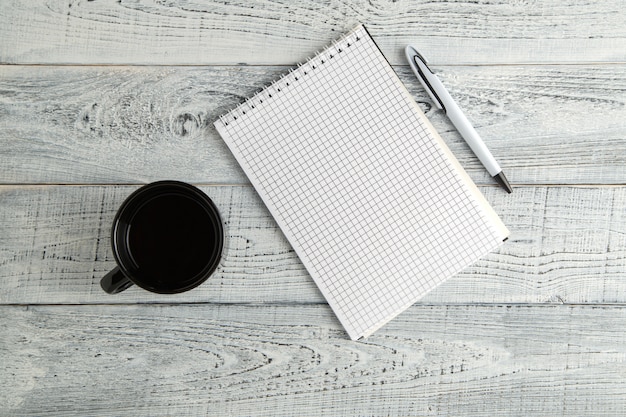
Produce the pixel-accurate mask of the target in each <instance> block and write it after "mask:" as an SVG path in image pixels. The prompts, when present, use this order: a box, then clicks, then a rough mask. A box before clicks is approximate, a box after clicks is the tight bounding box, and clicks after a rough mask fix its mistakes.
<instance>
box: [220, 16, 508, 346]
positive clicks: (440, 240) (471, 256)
mask: <svg viewBox="0 0 626 417" xmlns="http://www.w3.org/2000/svg"><path fill="white" fill-rule="evenodd" d="M348 44H349V46H348ZM296 78H297V79H296ZM278 89H280V91H278ZM268 91H269V92H268ZM270 94H271V97H269V95H270ZM253 106H254V107H253ZM244 111H245V114H243V112H244ZM235 117H236V119H235ZM215 125H216V127H217V129H218V131H219V132H220V134H221V135H222V137H223V139H224V140H225V142H226V143H227V145H228V146H229V147H230V149H231V150H232V151H233V153H234V155H235V157H236V158H237V160H238V162H239V163H240V164H241V166H242V168H243V169H244V171H245V172H246V174H247V175H248V177H249V178H250V180H251V182H252V184H253V185H254V187H255V188H256V190H257V191H258V192H259V194H260V195H261V197H262V199H263V200H264V202H265V204H266V205H267V206H268V208H269V210H270V212H271V213H272V215H273V216H274V217H275V219H276V221H277V223H278V224H279V226H280V227H281V229H282V230H283V232H284V233H285V235H286V236H287V238H288V240H289V241H290V243H291V244H292V246H293V247H294V249H295V250H296V252H297V253H298V255H299V257H300V259H301V260H302V262H303V263H304V265H305V267H306V268H307V270H308V271H309V273H310V274H311V276H312V277H313V279H314V280H315V282H316V283H317V285H318V286H319V287H320V289H321V291H322V293H323V294H324V296H325V297H326V299H327V300H328V302H329V304H330V305H331V307H332V308H333V310H334V311H335V313H336V314H337V316H338V318H339V320H340V321H341V322H342V324H343V325H344V327H345V328H346V330H347V331H348V334H349V335H350V337H351V338H353V339H358V338H360V337H363V336H367V335H369V334H371V333H372V332H373V331H375V330H376V329H377V328H379V327H380V326H382V325H383V324H384V323H386V322H387V321H388V320H390V319H391V318H393V317H395V316H396V315H397V314H399V313H400V312H401V311H402V310H404V309H405V308H407V307H408V306H410V305H411V304H413V303H414V302H415V301H417V300H418V299H419V298H421V297H422V296H423V295H425V294H426V293H427V292H428V291H430V290H432V289H433V288H435V287H436V286H437V285H439V284H440V283H441V282H443V281H444V280H446V279H447V278H449V277H451V276H452V275H454V274H456V273H458V272H459V271H460V270H461V269H463V268H465V267H466V266H468V265H470V264H471V263H473V262H475V261H476V260H477V259H479V258H480V257H482V256H484V255H485V254H486V253H488V252H490V251H492V250H494V249H495V248H497V247H498V246H499V245H500V244H501V243H502V239H503V236H502V233H500V232H499V231H498V229H497V228H496V227H495V226H494V219H493V218H492V217H493V216H490V215H489V214H488V213H485V211H484V210H483V208H482V206H481V204H480V203H479V202H478V201H477V199H476V198H475V195H474V194H473V192H472V191H471V189H470V188H469V187H468V186H467V181H466V180H465V179H464V178H463V177H462V176H461V175H460V173H459V172H458V170H457V169H456V168H455V166H454V164H453V162H452V161H451V160H450V158H449V157H448V156H447V154H446V152H445V151H444V149H443V148H442V146H441V141H440V139H438V137H437V136H436V133H434V132H433V131H432V130H431V129H430V128H429V127H427V126H430V125H429V124H428V123H427V122H426V121H425V117H424V115H423V114H422V113H421V111H419V110H418V109H417V107H416V105H415V103H414V102H413V99H412V98H411V97H410V95H409V94H408V93H407V92H406V89H405V88H404V86H403V85H402V83H401V82H400V80H399V79H398V78H397V76H396V75H395V73H394V72H393V70H392V68H391V67H390V66H389V64H388V63H387V61H386V60H385V58H384V56H383V55H382V54H381V52H380V50H379V49H378V47H377V46H376V44H375V43H374V42H373V40H372V39H371V37H370V36H369V34H368V33H367V31H366V30H365V29H364V28H363V27H359V28H357V29H355V30H354V31H353V32H351V33H350V34H348V35H347V36H346V37H345V38H344V39H342V40H341V41H339V42H338V43H337V44H335V45H333V46H332V47H330V48H329V49H327V50H326V51H324V52H322V53H321V54H320V55H318V56H317V57H315V58H313V59H312V60H311V61H309V62H308V63H307V64H305V65H304V66H302V67H300V68H299V69H298V70H296V71H294V72H293V73H291V74H289V75H287V76H285V77H284V78H283V79H281V80H279V81H278V82H277V83H276V84H274V85H273V86H272V87H270V88H269V89H267V90H265V91H263V92H261V93H260V94H258V95H257V96H255V97H253V98H252V99H251V100H250V101H249V102H248V103H246V104H244V105H243V106H242V107H241V108H238V109H235V110H234V111H233V112H231V113H229V114H228V115H226V116H225V117H224V118H222V119H221V120H219V121H217V122H216V123H215ZM444 146H445V145H444ZM496 220H497V221H499V220H498V219H496Z"/></svg>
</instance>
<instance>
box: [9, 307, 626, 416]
mask: <svg viewBox="0 0 626 417" xmlns="http://www.w3.org/2000/svg"><path fill="white" fill-rule="evenodd" d="M625 320H626V308H624V307H611V308H607V307H597V306H596V307H591V306H544V307H539V306H535V307H528V306H421V307H412V308H410V309H409V310H407V311H406V312H405V313H403V314H402V315H401V316H399V317H398V318H397V319H396V320H394V321H393V322H391V323H390V324H389V325H388V326H386V327H384V328H383V329H381V330H380V331H379V332H377V333H376V334H374V335H373V336H371V337H370V338H368V339H366V341H365V342H352V341H349V340H348V339H347V337H346V335H345V334H344V332H343V330H341V328H340V326H339V324H338V322H337V321H336V320H335V319H334V317H333V315H332V313H331V311H330V309H329V308H328V307H327V306H325V305H317V306H305V305H298V306H274V305H265V306H224V305H195V306H161V307H159V306H129V307H122V306H118V307H116V306H48V307H28V308H23V307H7V306H5V307H0V329H1V330H0V335H1V336H2V337H0V356H1V357H2V358H3V372H1V373H0V386H2V387H3V389H2V390H0V414H2V415H3V416H27V415H29V416H30V415H48V416H64V417H66V416H85V415H99V416H116V415H126V416H135V415H153V416H157V415H176V416H179V415H211V416H232V415H268V416H293V415H307V416H308V415H333V416H342V415H389V416H396V415H397V416H407V415H454V416H458V415H463V416H494V415H498V416H524V417H525V416H528V415H533V416H535V415H543V416H555V415H559V416H583V415H584V416H623V415H624V412H625V411H626V396H625V395H624V392H626V365H625V363H626V333H624V331H623V324H624V322H625Z"/></svg>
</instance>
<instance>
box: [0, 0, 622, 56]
mask: <svg viewBox="0 0 626 417" xmlns="http://www.w3.org/2000/svg"><path fill="white" fill-rule="evenodd" d="M622 6H623V5H622V4H621V3H620V2H616V1H604V2H587V1H579V0H568V1H562V2H558V3H555V2H553V1H550V0H537V1H532V2H520V1H517V0H502V1H498V2H440V3H433V2H429V1H427V0H420V1H409V0H403V1H396V2H392V3H388V2H378V1H376V2H372V1H370V2H367V1H361V0H352V1H346V2H334V3H330V4H329V3H328V2H325V1H320V0H318V1H309V2H282V1H281V2H265V1H261V0H255V1H246V2H228V3H225V2H219V1H198V0H195V1H194V0H192V1H183V0H173V1H168V2H153V1H148V0H132V1H131V0H108V1H97V2H96V1H72V2H66V1H48V2H41V1H37V0H30V1H21V2H4V4H3V6H2V10H0V38H1V39H2V40H3V41H2V43H0V62H2V63H24V64H26V63H28V64H48V63H76V64H174V65H179V64H234V63H247V64H285V63H288V64H292V63H294V62H298V61H302V60H304V59H306V58H307V57H308V56H310V55H311V54H312V53H313V52H314V51H316V50H318V49H321V48H323V47H324V46H326V45H327V44H328V43H329V42H331V41H332V40H334V39H336V38H338V37H339V36H340V35H341V34H343V33H344V32H346V31H348V30H349V29H351V28H352V27H354V26H355V25H356V24H357V23H359V22H362V23H365V24H366V25H368V28H369V29H370V31H371V32H372V35H373V36H374V38H375V39H376V41H377V42H378V43H379V45H380V46H381V48H382V50H383V52H384V53H385V54H386V55H387V56H388V57H389V58H390V60H391V62H392V63H394V64H398V63H404V58H403V56H402V49H403V48H404V46H405V45H406V44H409V43H411V44H415V45H416V46H419V47H420V48H421V49H422V50H423V52H424V53H425V54H426V56H428V57H430V59H431V60H432V61H433V62H435V63H438V64H512V63H535V62H541V63H566V62H568V63H578V62H624V61H625V60H626V24H624V23H625V22H626V11H625V9H624V7H622Z"/></svg>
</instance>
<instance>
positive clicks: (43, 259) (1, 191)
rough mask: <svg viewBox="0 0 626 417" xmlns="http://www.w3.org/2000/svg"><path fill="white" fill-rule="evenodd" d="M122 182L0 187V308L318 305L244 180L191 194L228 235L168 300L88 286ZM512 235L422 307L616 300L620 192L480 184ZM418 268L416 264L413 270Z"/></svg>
mask: <svg viewBox="0 0 626 417" xmlns="http://www.w3.org/2000/svg"><path fill="white" fill-rule="evenodd" d="M134 189H136V187H133V186H28V187H16V186H3V187H0V283H1V285H0V303H3V304H7V303H8V304H14V303H28V304H33V303H46V304H48V303H70V304H79V303H138V302H139V303H163V302H165V303H178V302H181V303H186V302H217V303H249V302H253V303H254V302H285V303H294V302H295V303H323V302H324V300H323V298H322V296H321V295H320V293H319V292H318V290H317V288H316V287H315V285H314V283H313V281H312V280H311V278H310V277H309V276H308V274H307V273H306V271H305V270H304V268H303V266H302V265H301V263H300V261H299V260H298V258H297V257H296V255H295V253H294V252H293V250H292V249H291V247H290V246H289V244H288V243H287V242H286V240H285V238H284V236H283V235H282V233H281V232H280V229H278V228H277V226H276V224H275V223H274V221H273V219H272V218H271V217H270V216H269V214H268V212H267V211H266V209H265V207H264V206H263V204H262V203H261V201H260V200H259V198H258V197H257V195H256V194H255V193H254V191H253V189H252V188H251V187H250V186H234V187H231V186H215V187H202V189H203V190H204V191H205V192H206V193H207V194H208V195H209V196H210V197H211V198H212V199H213V200H214V201H215V202H216V204H217V206H218V207H219V209H220V210H221V212H222V215H223V218H224V222H225V227H226V230H227V243H226V248H225V251H224V257H223V260H222V262H221V265H220V267H219V268H218V271H217V273H216V274H215V275H214V276H213V277H212V278H210V279H209V281H207V282H205V283H204V284H202V285H201V286H200V287H198V288H196V289H194V290H192V291H190V292H187V293H184V294H179V295H157V294H152V293H149V292H147V291H144V290H142V289H139V288H137V287H134V288H131V289H129V290H127V291H126V292H124V293H122V294H119V295H115V296H111V295H108V294H105V293H104V292H103V291H102V290H101V289H100V286H99V280H100V278H101V277H102V276H103V275H104V274H105V273H106V272H107V271H108V270H109V269H111V268H113V266H114V261H113V256H112V253H111V249H110V240H109V236H110V227H111V223H112V221H113V216H114V214H115V211H116V210H117V207H118V206H119V205H120V204H121V202H122V201H123V200H124V199H125V198H126V196H127V195H129V194H130V193H131V192H132V191H133V190H134ZM482 191H483V192H484V193H485V195H486V197H487V199H488V200H489V201H490V202H491V203H492V205H493V206H494V208H495V210H496V212H498V213H499V214H500V215H501V217H502V219H503V221H504V222H505V224H506V225H507V226H508V227H509V229H510V230H511V232H512V234H511V237H510V239H509V241H507V243H506V244H505V245H504V246H503V247H502V248H501V249H500V250H499V251H498V252H497V253H493V254H490V255H488V256H486V257H485V258H484V259H483V260H481V261H479V262H478V263H477V264H476V265H475V266H473V267H470V268H468V269H466V270H465V271H463V272H462V273H461V274H459V275H458V276H456V277H454V278H453V279H451V280H449V281H448V282H446V283H444V284H443V285H441V286H440V287H439V288H437V289H436V290H434V291H433V292H431V293H430V294H429V295H427V296H426V297H425V298H424V299H423V300H422V301H421V302H422V303H427V304H428V303H431V304H437V303H446V304H449V303H624V302H626V280H624V276H626V209H625V207H626V187H601V188H586V187H548V188H546V187H519V188H516V189H515V191H514V193H513V194H511V195H508V194H506V193H505V192H504V191H502V190H501V189H499V188H497V187H483V188H482ZM416 272H417V271H416Z"/></svg>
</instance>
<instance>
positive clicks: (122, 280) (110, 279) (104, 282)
mask: <svg viewBox="0 0 626 417" xmlns="http://www.w3.org/2000/svg"><path fill="white" fill-rule="evenodd" d="M132 285H133V282H132V281H131V280H129V279H128V278H126V275H124V274H123V273H122V271H120V267H119V266H116V267H115V268H113V269H112V270H111V271H110V272H109V273H108V274H106V275H105V276H104V277H103V278H102V279H101V280H100V286H101V287H102V289H103V290H104V291H106V292H107V293H109V294H117V293H118V292H122V291H124V290H125V289H127V288H129V287H132Z"/></svg>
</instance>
